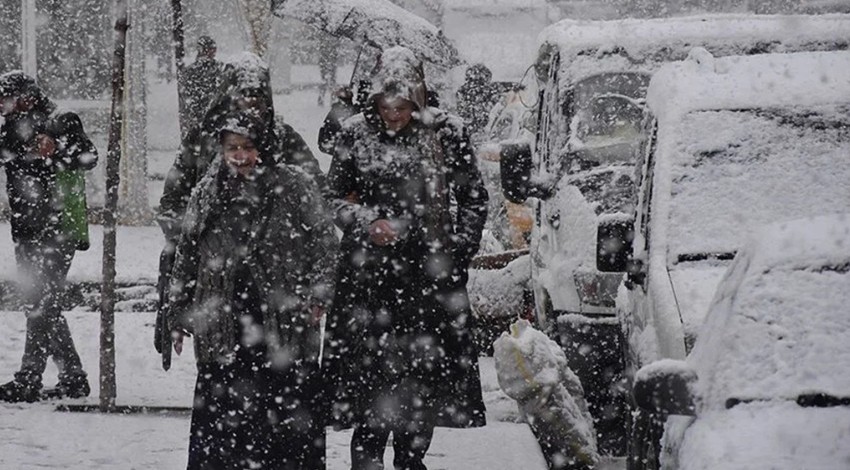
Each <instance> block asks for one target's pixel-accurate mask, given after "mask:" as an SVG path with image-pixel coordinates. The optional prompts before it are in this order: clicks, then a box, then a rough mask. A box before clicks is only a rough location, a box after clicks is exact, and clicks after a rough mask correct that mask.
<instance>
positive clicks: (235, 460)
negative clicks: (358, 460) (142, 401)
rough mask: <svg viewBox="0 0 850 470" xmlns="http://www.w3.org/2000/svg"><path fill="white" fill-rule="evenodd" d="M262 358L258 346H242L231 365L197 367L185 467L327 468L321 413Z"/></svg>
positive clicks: (201, 469)
mask: <svg viewBox="0 0 850 470" xmlns="http://www.w3.org/2000/svg"><path fill="white" fill-rule="evenodd" d="M264 360H265V354H264V352H263V351H261V350H260V348H258V349H256V350H252V349H249V348H241V349H240V350H239V351H238V352H237V353H236V359H235V360H234V361H233V362H232V363H229V364H199V365H198V378H197V383H196V387H195V399H194V406H193V410H192V422H191V426H190V437H189V463H188V469H189V470H225V469H227V470H230V469H233V470H236V469H246V468H261V469H266V470H323V469H324V468H325V429H324V427H323V425H322V422H321V419H320V417H319V414H318V413H316V414H313V413H311V411H312V410H310V407H309V405H308V404H306V403H305V401H304V400H303V399H300V397H297V396H294V395H293V394H292V393H291V390H292V383H291V382H292V381H291V380H290V379H289V378H287V377H285V376H283V375H281V374H280V373H277V372H272V371H271V370H270V369H269V368H268V366H267V365H266V364H265V363H264ZM285 384H288V386H286V385H285Z"/></svg>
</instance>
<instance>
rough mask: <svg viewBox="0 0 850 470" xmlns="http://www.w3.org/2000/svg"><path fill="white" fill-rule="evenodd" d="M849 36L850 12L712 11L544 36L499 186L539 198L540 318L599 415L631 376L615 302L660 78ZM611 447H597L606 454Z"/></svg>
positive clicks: (553, 29) (576, 27)
mask: <svg viewBox="0 0 850 470" xmlns="http://www.w3.org/2000/svg"><path fill="white" fill-rule="evenodd" d="M848 32H850V15H822V16H773V15H708V16H699V17H684V18H663V19H650V20H646V19H641V20H636V19H635V20H620V21H574V20H564V21H561V22H559V23H557V24H555V25H552V26H550V27H549V28H547V29H545V30H544V31H543V32H542V33H541V35H540V38H539V43H540V48H539V57H538V58H537V61H536V64H535V69H536V72H537V76H538V79H539V81H540V83H541V85H540V95H539V105H538V123H537V124H538V126H537V135H536V139H535V145H534V151H533V152H532V151H531V150H530V149H528V148H523V147H522V146H521V145H516V146H504V148H503V156H502V168H501V174H502V183H503V189H504V190H505V194H506V196H507V197H508V198H509V199H511V200H512V201H513V202H523V201H525V200H526V199H527V198H531V197H533V199H532V201H533V205H534V207H535V226H534V228H533V230H532V236H531V246H530V254H531V264H530V265H531V285H532V290H533V297H534V304H535V315H536V317H537V320H538V324H539V326H540V327H541V328H543V329H545V330H546V331H549V332H550V333H551V332H557V334H558V335H559V336H560V340H561V344H562V345H563V346H564V348H565V350H566V351H567V356H568V359H569V360H570V362H571V367H573V369H574V370H575V371H576V373H577V374H578V375H579V376H580V377H581V378H582V381H583V383H584V384H585V388H586V389H587V390H588V399H589V401H590V403H591V408H592V410H591V411H592V412H595V413H596V415H597V416H599V414H598V413H605V414H608V415H610V414H611V413H610V412H609V411H605V412H602V411H601V410H602V408H606V409H607V410H611V409H613V408H617V407H616V406H614V407H613V408H612V406H610V403H606V399H600V400H597V399H596V397H595V396H594V393H602V394H605V395H606V396H610V395H611V394H616V393H618V392H616V391H612V390H611V389H612V387H613V386H612V385H611V384H612V383H616V382H617V381H616V379H617V377H618V376H619V375H620V374H621V372H622V361H621V357H620V355H621V346H620V333H619V326H618V324H617V320H616V318H615V298H616V296H617V288H618V286H619V284H620V283H621V281H622V277H623V273H624V272H625V270H626V264H627V261H628V260H629V258H630V256H631V239H632V236H633V233H634V222H633V220H634V218H633V217H634V212H635V203H636V201H637V197H636V174H637V171H636V168H637V167H638V166H639V164H638V162H640V161H641V160H643V156H644V155H645V154H646V153H647V152H648V143H649V141H650V139H649V137H650V135H651V132H652V120H651V119H650V118H649V116H648V115H647V113H646V108H645V97H646V90H647V87H648V84H649V80H650V78H651V75H652V74H653V73H654V72H655V71H656V70H658V69H659V68H660V67H661V66H663V65H664V64H666V63H669V62H673V61H677V60H682V59H685V58H686V57H687V56H688V54H689V52H690V51H691V50H692V49H693V48H694V47H702V48H703V49H704V50H707V51H708V52H709V53H710V54H712V55H713V56H716V57H720V56H729V55H749V54H759V53H770V52H792V51H817V50H846V49H848V47H849V43H850V33H848ZM622 410H623V408H620V411H619V412H614V413H613V414H618V413H619V414H620V415H621V416H622V414H621V413H622ZM619 427H620V428H622V426H619ZM613 428H617V426H613ZM620 443H624V438H623V440H621V441H620ZM608 444H609V443H606V440H605V439H604V438H603V439H602V440H600V448H601V450H602V451H603V452H605V451H606V447H607V449H610V448H611V446H609V445H608ZM624 447H625V446H624V445H623V446H622V447H621V448H620V449H621V450H622V449H624Z"/></svg>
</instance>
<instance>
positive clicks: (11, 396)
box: [0, 380, 40, 403]
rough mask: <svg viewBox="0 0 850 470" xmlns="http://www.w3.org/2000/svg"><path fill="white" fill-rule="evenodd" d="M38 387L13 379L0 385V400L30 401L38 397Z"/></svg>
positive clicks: (13, 401)
mask: <svg viewBox="0 0 850 470" xmlns="http://www.w3.org/2000/svg"><path fill="white" fill-rule="evenodd" d="M39 389H40V387H36V386H34V385H28V384H25V383H23V382H18V381H17V380H13V381H11V382H7V383H5V384H3V385H0V401H6V402H9V403H20V402H27V403H32V402H35V401H38V400H39V399H40V397H39Z"/></svg>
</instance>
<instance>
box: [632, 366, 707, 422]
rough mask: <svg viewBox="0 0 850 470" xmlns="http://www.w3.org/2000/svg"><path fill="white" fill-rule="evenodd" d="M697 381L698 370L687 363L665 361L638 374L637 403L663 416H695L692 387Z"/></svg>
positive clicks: (645, 367)
mask: <svg viewBox="0 0 850 470" xmlns="http://www.w3.org/2000/svg"><path fill="white" fill-rule="evenodd" d="M696 381H697V373H696V371H695V370H694V369H693V368H692V367H691V366H690V365H688V363H687V362H685V361H676V360H673V359H662V360H660V361H656V362H653V363H652V364H649V365H647V366H644V367H642V368H641V369H640V370H639V371H637V373H636V374H635V384H634V390H633V392H634V398H635V403H636V404H637V405H638V406H639V407H640V408H642V409H644V410H646V411H649V412H650V413H653V414H656V415H660V416H666V415H685V416H695V415H696V407H695V406H694V398H693V392H692V391H691V387H692V386H693V385H694V384H695V383H696Z"/></svg>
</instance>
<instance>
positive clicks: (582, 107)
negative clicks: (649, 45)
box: [567, 73, 649, 172]
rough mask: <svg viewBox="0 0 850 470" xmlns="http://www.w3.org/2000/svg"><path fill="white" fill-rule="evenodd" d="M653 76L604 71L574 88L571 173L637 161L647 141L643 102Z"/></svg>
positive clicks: (570, 144)
mask: <svg viewBox="0 0 850 470" xmlns="http://www.w3.org/2000/svg"><path fill="white" fill-rule="evenodd" d="M648 83H649V76H648V75H646V74H641V73H604V74H599V75H594V76H591V77H588V78H586V79H584V80H582V81H580V82H578V83H576V85H575V87H573V90H572V93H571V94H570V98H569V101H568V112H567V116H568V119H569V125H570V141H569V143H568V148H567V152H568V155H569V158H570V160H571V161H570V162H569V166H568V168H569V169H570V171H571V172H574V171H581V170H584V169H587V168H591V167H595V166H599V165H601V164H605V163H633V162H634V160H635V152H637V151H639V150H640V149H641V148H642V143H643V142H645V141H646V131H645V129H646V126H645V119H644V106H643V101H644V98H645V97H646V88H647V85H648Z"/></svg>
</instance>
